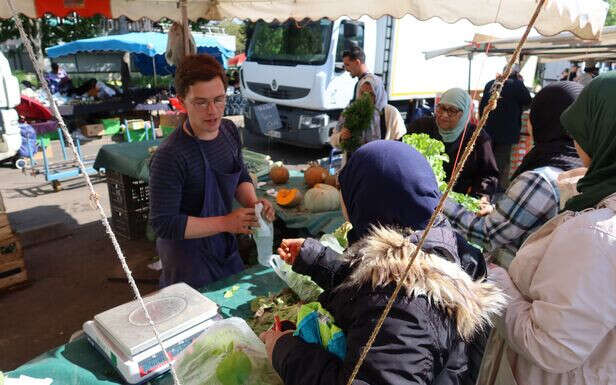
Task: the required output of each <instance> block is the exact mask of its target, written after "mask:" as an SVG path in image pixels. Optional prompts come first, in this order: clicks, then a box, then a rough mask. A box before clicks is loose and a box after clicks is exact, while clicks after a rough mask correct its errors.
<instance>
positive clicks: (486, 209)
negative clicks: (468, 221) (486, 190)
mask: <svg viewBox="0 0 616 385" xmlns="http://www.w3.org/2000/svg"><path fill="white" fill-rule="evenodd" d="M493 210H494V205H493V204H491V203H490V199H489V198H488V197H486V196H482V197H481V199H480V200H479V211H477V212H476V213H475V214H476V215H477V216H478V217H484V216H486V215H488V214H490V213H491V212H492V211H493Z"/></svg>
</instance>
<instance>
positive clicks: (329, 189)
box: [304, 183, 340, 213]
mask: <svg viewBox="0 0 616 385" xmlns="http://www.w3.org/2000/svg"><path fill="white" fill-rule="evenodd" d="M338 194H339V193H338V189H337V188H335V187H333V186H330V185H328V184H324V183H317V184H316V185H314V187H313V188H311V189H310V190H308V191H306V194H305V195H304V207H305V208H306V209H307V210H308V211H310V212H313V213H320V212H324V211H333V210H338V209H340V197H339V195H338Z"/></svg>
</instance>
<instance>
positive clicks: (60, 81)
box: [45, 63, 72, 94]
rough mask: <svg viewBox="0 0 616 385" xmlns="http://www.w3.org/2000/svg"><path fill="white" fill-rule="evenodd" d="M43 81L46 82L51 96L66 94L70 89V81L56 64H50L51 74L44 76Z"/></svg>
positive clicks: (62, 69)
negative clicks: (58, 93)
mask: <svg viewBox="0 0 616 385" xmlns="http://www.w3.org/2000/svg"><path fill="white" fill-rule="evenodd" d="M45 80H47V83H48V84H49V90H50V91H51V93H52V94H55V93H56V92H60V93H66V92H68V90H70V89H71V87H72V82H71V79H70V78H69V77H68V74H67V73H66V71H65V70H64V68H60V66H59V65H58V63H51V72H47V73H46V74H45Z"/></svg>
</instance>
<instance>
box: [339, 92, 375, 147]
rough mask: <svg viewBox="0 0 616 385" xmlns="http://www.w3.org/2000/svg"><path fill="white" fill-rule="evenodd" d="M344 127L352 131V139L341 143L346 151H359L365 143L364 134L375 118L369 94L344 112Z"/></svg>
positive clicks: (357, 100)
mask: <svg viewBox="0 0 616 385" xmlns="http://www.w3.org/2000/svg"><path fill="white" fill-rule="evenodd" d="M342 115H343V116H344V127H346V128H347V129H348V130H349V131H351V137H350V138H349V139H346V140H344V141H341V142H340V147H341V148H342V149H343V150H345V151H355V150H357V149H358V148H359V147H360V146H361V145H362V144H364V143H363V142H364V141H363V135H364V132H365V131H366V130H367V129H369V128H370V123H371V122H372V117H373V116H374V103H373V102H372V98H371V97H370V95H368V94H364V95H362V96H361V97H359V98H358V99H356V100H355V101H354V102H353V103H351V104H350V105H349V106H348V107H347V108H346V109H345V110H344V111H343V112H342Z"/></svg>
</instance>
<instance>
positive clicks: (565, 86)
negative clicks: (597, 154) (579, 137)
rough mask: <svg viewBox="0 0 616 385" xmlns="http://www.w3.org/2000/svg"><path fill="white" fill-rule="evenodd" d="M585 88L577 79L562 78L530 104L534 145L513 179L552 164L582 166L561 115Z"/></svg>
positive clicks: (565, 168) (564, 169)
mask: <svg viewBox="0 0 616 385" xmlns="http://www.w3.org/2000/svg"><path fill="white" fill-rule="evenodd" d="M583 88H584V86H583V85H581V84H579V83H576V82H570V81H559V82H554V83H551V84H550V85H548V86H546V87H545V88H543V89H542V90H541V91H540V92H539V93H538V94H537V96H535V98H534V99H533V102H532V104H531V107H530V122H531V124H532V126H533V140H534V142H535V145H534V147H533V149H532V150H530V151H529V152H528V154H526V156H525V157H524V160H522V164H521V165H520V167H518V169H517V170H516V171H515V173H514V174H513V176H512V177H511V179H515V178H516V177H517V176H518V175H520V174H521V173H523V172H525V171H529V170H534V169H536V168H540V167H547V166H551V167H556V168H559V169H561V170H563V171H567V170H571V169H573V168H577V167H582V162H581V161H580V158H579V157H578V154H577V152H576V151H575V147H574V145H573V139H572V138H571V136H569V134H568V133H567V132H566V131H565V129H564V128H563V126H562V124H561V123H560V115H561V114H562V113H563V111H565V110H566V109H567V108H568V107H569V106H570V105H571V104H572V103H573V102H574V101H575V99H577V97H578V95H579V94H580V92H582V89H583Z"/></svg>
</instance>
